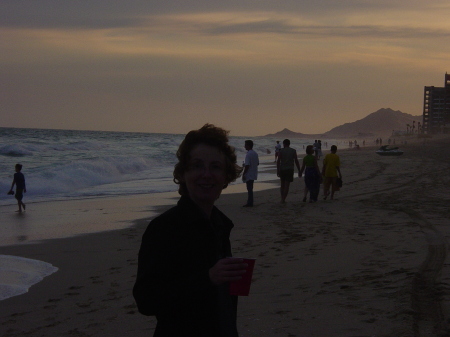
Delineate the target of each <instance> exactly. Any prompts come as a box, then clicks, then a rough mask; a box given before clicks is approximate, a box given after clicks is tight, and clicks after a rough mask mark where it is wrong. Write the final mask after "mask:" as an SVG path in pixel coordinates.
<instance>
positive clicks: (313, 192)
mask: <svg viewBox="0 0 450 337" xmlns="http://www.w3.org/2000/svg"><path fill="white" fill-rule="evenodd" d="M290 143H291V142H290V141H289V139H285V140H284V141H283V146H284V147H283V148H282V149H281V150H280V152H279V154H278V160H277V176H278V177H280V180H281V187H280V193H281V202H282V203H285V202H286V197H287V195H288V193H289V184H290V183H291V182H293V181H294V165H295V166H296V167H297V169H298V176H299V177H300V178H301V177H302V176H303V172H304V173H305V191H304V196H303V202H306V198H307V195H308V193H309V202H311V203H312V202H316V201H317V200H318V197H319V191H320V184H321V183H322V182H323V184H324V189H323V191H324V197H323V198H324V200H326V199H327V198H328V196H330V199H333V198H334V193H335V192H336V191H337V190H338V188H339V181H338V179H341V181H342V174H341V170H340V159H339V156H338V155H337V154H336V152H337V147H336V145H333V146H331V153H329V154H327V155H326V156H325V158H324V160H323V166H322V171H320V169H319V164H318V160H319V159H320V156H321V152H322V151H321V150H319V151H318V150H317V146H314V145H308V146H307V147H306V156H305V157H304V158H303V160H302V165H301V168H300V162H299V160H298V156H297V151H296V150H295V149H293V148H291V147H290ZM315 144H317V142H316V143H315ZM319 149H320V148H319ZM330 188H331V192H330Z"/></svg>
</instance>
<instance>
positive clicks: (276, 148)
mask: <svg viewBox="0 0 450 337" xmlns="http://www.w3.org/2000/svg"><path fill="white" fill-rule="evenodd" d="M280 150H281V144H280V141H279V140H277V145H275V163H276V162H277V159H278V154H279V153H280Z"/></svg>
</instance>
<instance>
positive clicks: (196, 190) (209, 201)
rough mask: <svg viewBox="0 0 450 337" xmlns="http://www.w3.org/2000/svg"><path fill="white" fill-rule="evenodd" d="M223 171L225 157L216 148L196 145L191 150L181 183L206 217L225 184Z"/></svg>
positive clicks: (224, 168) (224, 169)
mask: <svg viewBox="0 0 450 337" xmlns="http://www.w3.org/2000/svg"><path fill="white" fill-rule="evenodd" d="M225 171H226V162H225V155H224V154H223V153H222V152H220V151H219V150H218V149H217V148H215V147H213V146H209V145H206V144H198V145H196V146H195V147H194V148H193V149H192V151H191V153H190V159H189V164H188V169H187V170H186V172H185V173H184V176H183V182H184V183H185V184H186V188H187V190H188V192H189V197H190V198H191V199H192V201H194V202H195V203H196V204H197V205H198V206H199V207H200V208H202V209H203V210H204V211H205V213H206V214H208V215H209V214H210V212H211V210H212V207H213V206H214V202H215V201H216V200H217V199H218V198H219V196H220V193H222V190H223V188H224V186H225V185H226V184H227V181H226V172H225Z"/></svg>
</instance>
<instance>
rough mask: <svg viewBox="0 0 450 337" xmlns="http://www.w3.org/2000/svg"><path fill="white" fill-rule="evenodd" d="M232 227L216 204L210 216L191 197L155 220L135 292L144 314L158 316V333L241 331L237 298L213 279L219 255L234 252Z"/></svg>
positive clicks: (201, 335) (202, 335) (186, 336)
mask: <svg viewBox="0 0 450 337" xmlns="http://www.w3.org/2000/svg"><path fill="white" fill-rule="evenodd" d="M232 227H233V223H232V222H231V220H230V219H228V218H227V217H226V216H225V215H224V214H223V213H222V212H220V211H219V210H218V209H217V208H215V207H214V209H213V212H212V216H211V220H208V219H207V218H206V217H205V215H204V213H203V212H202V211H201V210H200V209H199V208H198V207H197V206H196V205H195V203H193V202H192V201H191V200H190V199H189V198H188V197H181V198H180V200H179V201H178V204H177V206H175V207H173V208H171V209H170V210H168V211H167V212H165V213H163V214H161V215H160V216H158V217H156V218H155V219H154V220H152V221H151V222H150V224H149V226H148V227H147V230H146V231H145V233H144V235H143V237H142V244H141V248H140V251H139V263H138V273H137V278H136V283H135V285H134V288H133V295H134V298H135V300H136V303H137V306H138V309H139V312H140V313H142V314H144V315H155V316H156V319H157V326H156V330H155V334H154V336H157V337H162V336H170V337H178V336H180V337H190V336H192V337H224V336H227V337H237V336H238V333H237V329H236V312H237V297H236V296H231V295H229V293H228V285H224V286H215V285H214V284H213V283H212V282H211V281H210V279H209V269H210V268H211V267H212V266H214V264H215V263H216V262H217V260H219V259H220V258H223V257H226V256H231V247H230V241H229V236H230V231H231V229H232Z"/></svg>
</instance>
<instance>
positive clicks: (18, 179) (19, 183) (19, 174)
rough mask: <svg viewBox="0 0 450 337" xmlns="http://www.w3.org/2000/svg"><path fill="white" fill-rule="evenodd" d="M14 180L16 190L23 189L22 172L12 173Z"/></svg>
mask: <svg viewBox="0 0 450 337" xmlns="http://www.w3.org/2000/svg"><path fill="white" fill-rule="evenodd" d="M14 181H15V183H16V189H18V190H24V189H25V177H24V175H23V173H22V172H16V173H14Z"/></svg>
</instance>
